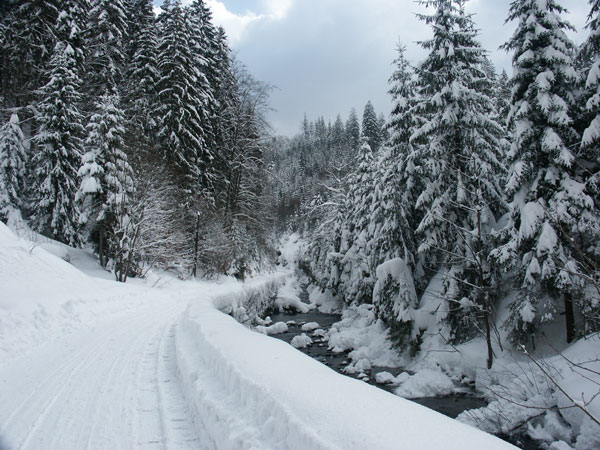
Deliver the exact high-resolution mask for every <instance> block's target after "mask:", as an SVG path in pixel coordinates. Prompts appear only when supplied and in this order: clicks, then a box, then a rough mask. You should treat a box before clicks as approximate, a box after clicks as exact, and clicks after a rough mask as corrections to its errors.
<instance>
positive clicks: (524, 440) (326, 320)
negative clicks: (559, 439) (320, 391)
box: [270, 311, 541, 450]
mask: <svg viewBox="0 0 600 450" xmlns="http://www.w3.org/2000/svg"><path fill="white" fill-rule="evenodd" d="M270 317H271V320H272V321H273V323H277V322H285V323H287V325H288V331H287V332H285V333H281V334H276V335H273V336H272V337H274V338H276V339H281V340H283V341H285V342H287V343H288V344H290V345H291V342H292V339H294V337H296V336H299V335H301V334H303V333H305V334H306V335H308V336H310V338H311V339H312V341H313V344H312V345H309V346H307V347H305V348H298V350H300V351H301V352H303V353H305V354H307V355H308V356H310V357H312V358H314V359H316V360H317V361H319V362H321V363H323V364H325V365H326V366H328V367H330V368H332V369H333V370H335V371H336V372H339V373H341V374H342V375H345V376H352V375H349V374H347V373H346V372H344V368H345V367H346V366H347V365H348V364H349V363H350V358H349V357H348V353H349V352H344V353H334V352H333V351H331V350H329V348H328V343H327V341H325V340H323V339H322V338H319V337H316V336H313V335H312V332H304V331H302V330H301V327H302V325H303V324H306V323H310V322H316V323H318V324H319V325H320V328H321V329H322V330H325V331H328V330H329V329H330V328H331V326H332V325H333V324H334V323H336V322H339V321H340V320H341V318H342V316H341V314H325V313H321V312H318V311H311V312H308V313H279V312H278V313H274V314H271V315H270ZM379 372H390V373H392V374H393V375H397V374H398V373H400V372H403V369H402V368H399V367H396V368H390V367H372V368H371V370H370V372H369V373H368V374H367V378H360V377H358V376H357V377H356V378H358V379H362V381H364V382H367V383H369V384H371V385H373V386H376V387H378V388H380V389H383V390H385V391H388V392H391V393H394V389H395V386H392V385H389V384H380V383H377V382H376V381H375V378H376V375H377V374H378V373H379ZM409 400H410V401H413V402H416V403H419V404H420V405H423V406H425V407H427V408H430V409H433V410H434V411H437V412H439V413H441V414H444V415H445V416H448V417H451V418H453V419H455V418H456V417H457V416H458V415H459V414H460V413H462V412H463V411H468V410H469V409H476V408H481V407H483V406H486V405H487V403H486V401H485V400H483V399H482V398H480V397H478V396H477V392H476V391H475V390H474V389H469V388H467V389H466V390H465V387H464V386H460V387H457V392H456V393H454V394H452V395H446V396H441V397H422V398H412V399H409ZM498 437H500V438H501V439H503V440H505V441H508V442H510V443H511V444H514V445H516V446H517V447H519V448H521V449H523V450H539V449H541V447H540V446H539V444H537V443H536V442H535V441H534V440H532V439H531V438H529V437H528V436H526V435H520V436H498Z"/></svg>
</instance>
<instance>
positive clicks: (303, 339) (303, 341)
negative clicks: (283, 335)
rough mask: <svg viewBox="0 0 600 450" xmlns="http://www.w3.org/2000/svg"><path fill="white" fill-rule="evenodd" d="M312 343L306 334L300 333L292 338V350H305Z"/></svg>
mask: <svg viewBox="0 0 600 450" xmlns="http://www.w3.org/2000/svg"><path fill="white" fill-rule="evenodd" d="M312 343H313V341H312V339H311V338H310V337H308V336H307V335H306V334H304V333H302V334H300V335H298V336H294V337H293V338H292V342H291V344H292V347H294V348H306V347H308V346H309V345H311V344H312Z"/></svg>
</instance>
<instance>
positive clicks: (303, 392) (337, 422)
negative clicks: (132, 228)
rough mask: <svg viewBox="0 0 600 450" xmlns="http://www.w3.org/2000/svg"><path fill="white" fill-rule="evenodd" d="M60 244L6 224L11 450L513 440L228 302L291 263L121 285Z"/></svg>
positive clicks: (406, 445)
mask: <svg viewBox="0 0 600 450" xmlns="http://www.w3.org/2000/svg"><path fill="white" fill-rule="evenodd" d="M53 245H54V244H53ZM50 250H52V251H51V252H50V253H49V252H48V251H46V250H45V249H44V248H40V246H38V245H35V244H33V245H32V243H31V242H28V241H24V240H20V239H18V238H16V236H14V235H13V234H12V233H11V232H10V231H9V230H8V229H7V228H6V227H4V226H3V224H2V223H0V450H7V449H8V450H17V449H18V450H38V449H39V450H57V449H60V450H95V449H103V450H104V449H106V450H119V449H121V450H135V449H144V450H145V449H148V450H154V449H168V450H188V449H200V450H213V449H215V450H222V449H227V450H247V449H249V448H253V449H256V450H263V449H264V450H334V449H335V450H338V449H339V450H372V449H378V450H399V448H402V449H411V450H418V449H422V450H434V449H435V450H437V449H440V448H444V450H471V449H473V450H475V449H477V450H479V449H482V448H485V449H486V450H505V449H507V450H508V449H509V448H513V447H512V446H510V445H508V444H506V443H505V442H502V441H500V440H498V439H496V438H494V437H493V436H490V435H487V434H485V433H483V432H481V431H478V430H475V429H472V428H469V427H467V426H466V425H463V424H460V423H457V422H455V421H453V420H451V419H448V418H446V417H444V416H441V415H439V414H437V413H435V412H433V411H431V410H427V409H426V408H423V407H421V406H419V405H416V404H415V403H412V402H409V401H406V400H404V399H401V398H399V397H396V396H393V395H391V394H388V393H386V392H383V391H381V390H379V389H377V388H375V387H373V386H368V385H366V384H365V383H363V382H361V381H358V380H354V379H350V378H348V377H344V376H341V375H339V374H337V373H335V372H334V371H332V370H331V369H329V368H327V367H325V366H323V365H322V364H320V363H318V362H317V361H315V360H313V359H311V358H310V357H308V356H306V355H304V354H302V353H301V352H298V351H297V350H295V349H294V348H292V347H291V346H290V345H288V344H286V343H284V342H282V341H279V340H276V339H272V338H270V337H267V336H265V335H262V334H259V333H256V332H254V331H252V330H250V329H248V328H246V327H244V326H243V325H241V324H240V323H238V322H237V321H236V320H234V319H233V318H232V317H231V316H230V315H228V314H224V313H223V311H224V312H227V313H232V314H233V315H236V316H238V317H242V318H243V317H244V314H245V309H244V305H249V304H250V303H252V304H254V303H255V302H257V301H262V300H265V299H269V298H272V296H273V295H274V293H275V292H277V291H278V286H280V285H281V284H282V283H284V282H285V280H286V279H288V278H289V277H290V273H289V272H285V271H283V272H276V273H272V274H265V275H264V276H262V277H256V278H253V279H251V280H247V282H246V283H240V282H237V281H235V280H221V281H220V282H218V283H216V282H214V283H209V282H181V281H179V280H175V279H172V278H169V277H168V276H166V275H164V274H162V275H159V276H157V277H155V278H154V280H150V279H147V280H145V281H144V280H134V281H133V282H132V283H127V285H123V284H120V283H115V282H114V281H107V280H103V279H101V278H102V277H103V276H105V275H106V272H104V271H102V270H101V269H96V270H94V268H93V265H90V267H88V268H87V269H86V270H85V272H86V273H87V274H86V273H83V272H81V271H80V270H78V269H77V268H76V267H74V266H73V265H71V264H69V263H67V262H66V261H65V260H63V259H68V260H70V261H77V260H78V258H79V259H80V260H85V258H86V256H85V255H84V254H82V253H81V251H77V250H72V249H71V250H69V249H65V248H63V247H60V246H57V245H54V246H53V247H51V248H50ZM56 255H59V257H57V256H56ZM65 256H68V258H65ZM61 258H62V259H61ZM89 258H90V257H88V260H89ZM89 275H92V276H89ZM431 430H435V432H434V433H431ZM399 443H401V445H400V446H399Z"/></svg>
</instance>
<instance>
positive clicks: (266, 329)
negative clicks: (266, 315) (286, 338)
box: [256, 322, 288, 336]
mask: <svg viewBox="0 0 600 450" xmlns="http://www.w3.org/2000/svg"><path fill="white" fill-rule="evenodd" d="M256 331H258V332H259V333H262V334H266V335H267V336H274V335H276V334H283V333H287V332H288V326H287V324H286V323H285V322H277V323H274V324H273V325H270V326H260V325H259V326H258V327H256Z"/></svg>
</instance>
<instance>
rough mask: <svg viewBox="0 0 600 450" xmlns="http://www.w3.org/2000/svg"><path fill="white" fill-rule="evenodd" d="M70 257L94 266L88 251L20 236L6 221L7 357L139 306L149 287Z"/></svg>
mask: <svg viewBox="0 0 600 450" xmlns="http://www.w3.org/2000/svg"><path fill="white" fill-rule="evenodd" d="M67 260H69V261H71V262H78V263H79V262H82V263H83V264H84V265H85V264H87V263H89V261H90V260H91V261H92V263H89V264H90V266H92V265H94V264H93V256H90V255H89V254H87V253H86V252H85V251H83V250H75V249H72V248H70V247H67V246H64V245H62V244H60V243H56V242H52V241H50V240H46V241H45V242H43V243H38V242H31V241H26V240H23V239H20V238H18V237H17V236H16V235H15V234H14V233H13V232H12V231H11V230H10V229H9V228H8V227H6V225H4V224H3V223H2V222H0V286H1V289H2V291H1V293H0V360H1V361H8V360H11V359H13V358H16V357H18V356H20V355H22V354H23V353H24V352H27V351H29V350H31V349H32V348H34V347H36V346H38V345H41V344H43V343H45V342H48V341H51V340H54V339H56V338H57V337H59V336H62V335H64V334H66V333H69V332H71V331H73V330H75V329H78V328H81V327H84V326H88V325H89V324H90V323H92V322H94V321H95V320H98V319H99V318H102V317H106V315H107V314H116V313H119V312H121V311H126V310H128V309H130V308H132V307H133V306H134V305H137V304H139V302H140V300H139V298H140V295H139V289H145V288H144V287H141V286H133V285H128V286H124V285H122V284H117V283H115V282H114V281H112V282H111V281H107V280H102V279H98V278H95V277H90V276H88V275H86V274H85V273H83V272H81V271H80V270H79V269H78V268H76V267H75V266H73V265H72V264H70V263H69V262H67ZM95 270H96V271H98V272H104V271H102V269H99V268H98V265H97V264H95ZM107 275H109V277H110V278H113V279H114V277H112V275H111V274H110V273H108V274H107ZM158 294H160V292H158ZM148 295H152V294H150V293H149V294H148Z"/></svg>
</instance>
